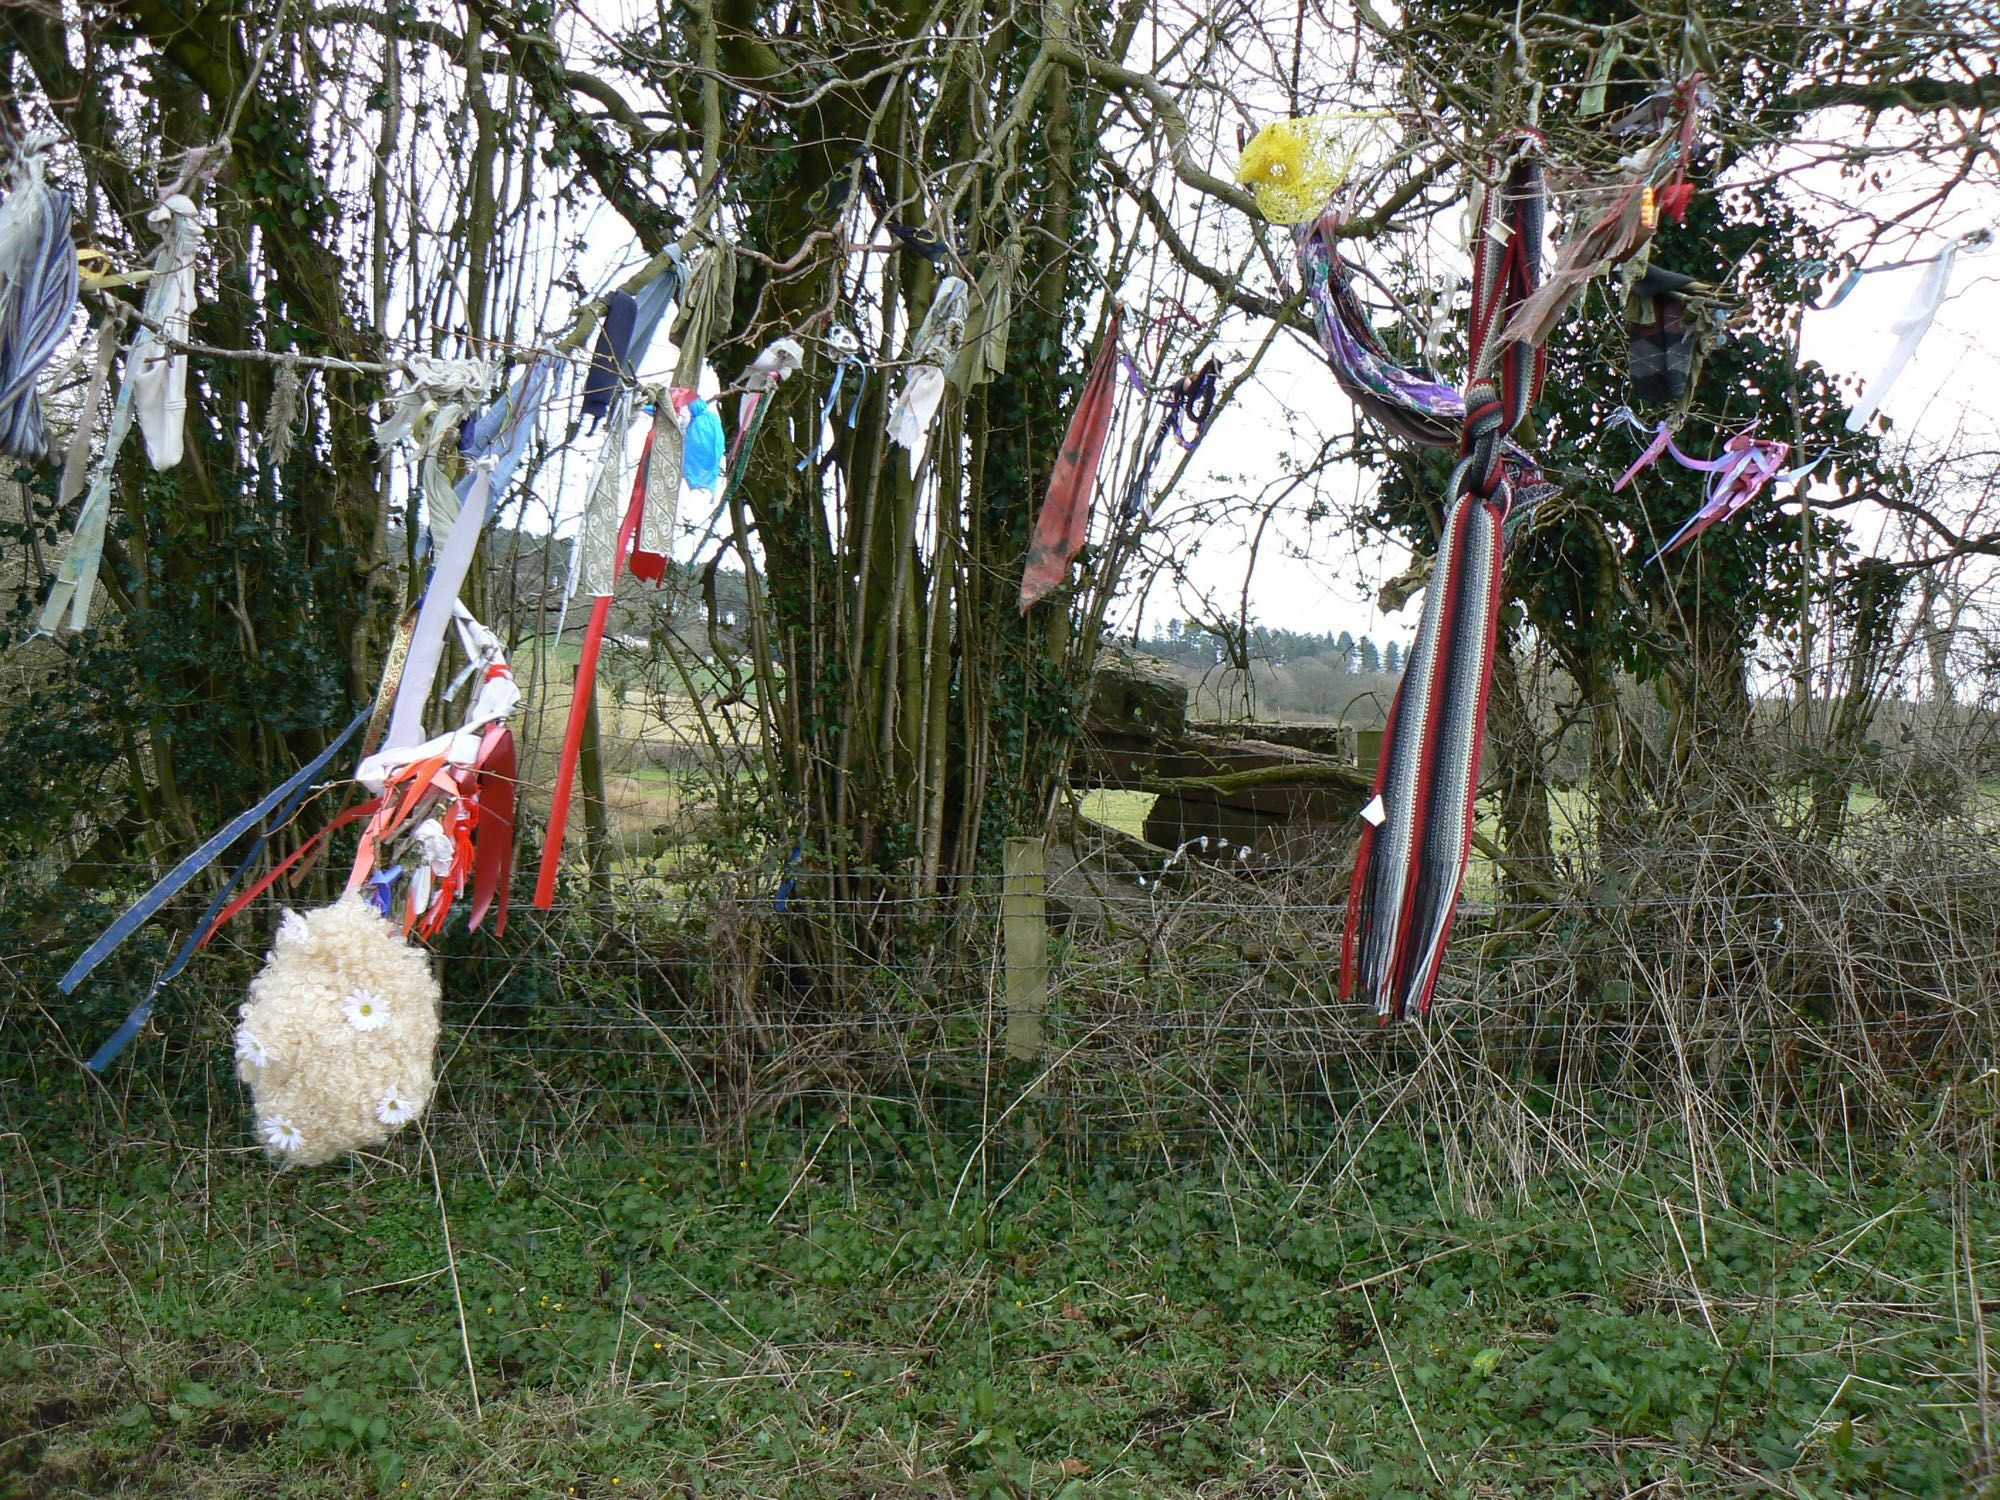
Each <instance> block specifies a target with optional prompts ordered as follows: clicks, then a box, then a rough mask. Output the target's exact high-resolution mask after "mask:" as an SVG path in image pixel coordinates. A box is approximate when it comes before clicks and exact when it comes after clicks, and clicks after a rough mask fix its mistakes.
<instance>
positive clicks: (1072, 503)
mask: <svg viewBox="0 0 2000 1500" xmlns="http://www.w3.org/2000/svg"><path fill="white" fill-rule="evenodd" d="M1124 315H1125V310H1124V309H1123V308H1122V307H1120V306H1118V305H1117V304H1116V303H1113V304H1112V306H1111V317H1110V320H1109V321H1108V322H1106V324H1105V325H1104V337H1103V338H1102V339H1100V340H1099V341H1098V345H1097V358H1096V360H1095V361H1094V362H1093V363H1092V364H1091V367H1090V375H1089V377H1088V378H1087V379H1086V380H1085V381H1084V383H1083V394H1082V396H1080V397H1079V398H1078V399H1077V403H1076V410H1075V412H1074V413H1072V414H1071V416H1070V419H1069V430H1068V432H1067V433H1065V434H1064V436H1063V445H1062V449H1061V451H1060V452H1058V453H1057V454H1056V461H1055V466H1054V468H1052V469H1051V470H1050V472H1049V491H1048V494H1047V495H1046V496H1045V497H1044V498H1043V500H1042V509H1041V514H1040V515H1038V516H1037V517H1036V518H1035V534H1034V537H1033V539H1032V541H1031V542H1030V544H1029V547H1028V563H1027V567H1026V568H1024V569H1023V570H1022V573H1021V613H1022V614H1026V613H1027V612H1028V610H1029V608H1030V607H1031V606H1032V605H1033V604H1034V603H1035V601H1036V600H1038V599H1040V598H1042V597H1043V596H1044V595H1046V594H1047V593H1048V592H1049V591H1050V590H1051V589H1053V588H1054V587H1055V586H1056V585H1057V584H1059V583H1061V582H1062V581H1063V579H1064V578H1066V577H1067V576H1068V575H1069V565H1070V560H1071V559H1072V558H1074V557H1075V556H1076V555H1077V553H1079V552H1081V551H1082V550H1083V544H1084V542H1085V540H1086V539H1087V538H1088V537H1089V535H1090V501H1091V496H1092V495H1093V494H1094V493H1095V491H1096V488H1097V468H1098V465H1099V464H1100V463H1101V462H1102V461H1103V458H1104V441H1105V438H1106V436H1107V435H1108V434H1109V433H1110V431H1111V417H1112V414H1113V412H1115V411H1116V410H1117V406H1118V326H1119V323H1120V321H1121V320H1122V319H1123V318H1124Z"/></svg>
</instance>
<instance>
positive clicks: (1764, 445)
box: [1611, 407, 1831, 567]
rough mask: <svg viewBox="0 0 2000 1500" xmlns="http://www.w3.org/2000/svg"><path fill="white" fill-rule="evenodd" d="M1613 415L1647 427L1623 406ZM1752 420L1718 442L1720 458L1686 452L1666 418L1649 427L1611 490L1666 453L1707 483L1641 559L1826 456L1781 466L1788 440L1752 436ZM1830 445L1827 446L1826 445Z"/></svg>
mask: <svg viewBox="0 0 2000 1500" xmlns="http://www.w3.org/2000/svg"><path fill="white" fill-rule="evenodd" d="M1612 420H1613V421H1622V422H1623V423H1625V424H1626V425H1627V426H1629V427H1631V428H1632V429H1633V430H1634V431H1635V432H1641V433H1643V432H1644V431H1645V430H1646V429H1645V427H1644V426H1643V425H1642V424H1641V423H1640V421H1639V419H1638V418H1637V417H1636V416H1634V415H1633V414H1632V412H1631V411H1630V410H1629V409H1628V408H1624V407H1621V408H1619V410H1617V411H1615V412H1613V413H1612ZM1755 426H1756V424H1755V423H1752V424H1751V425H1750V426H1749V427H1746V428H1744V430H1743V431H1741V432H1739V433H1737V434H1736V435H1735V436H1734V437H1731V438H1730V439H1729V440H1728V441H1727V442H1725V443H1724V444H1723V445H1722V456H1721V457H1719V458H1706V459H1704V458H1690V457H1688V455H1687V454H1685V453H1683V452H1682V451H1681V449H1680V446H1679V444H1677V443H1675V442H1674V433H1673V429H1672V428H1671V427H1669V426H1668V425H1667V424H1666V423H1665V422H1662V423H1660V425H1659V426H1658V427H1657V428H1656V429H1655V430H1654V432H1653V436H1652V440H1651V441H1650V442H1649V443H1647V445H1646V448H1645V451H1643V452H1642V453H1640V455H1639V457H1638V458H1637V459H1636V460H1634V462H1633V464H1632V467H1631V468H1629V469H1627V470H1626V471H1625V472H1624V474H1623V475H1622V476H1620V478H1619V480H1618V482H1617V483H1616V484H1614V485H1613V486H1611V492H1612V493H1613V494H1614V495H1615V494H1617V493H1618V492H1619V491H1621V490H1623V489H1624V488H1625V486H1626V485H1628V484H1630V483H1631V482H1632V481H1633V480H1634V479H1635V478H1637V477H1638V475H1639V473H1640V471H1641V470H1643V469H1645V468H1647V467H1649V466H1650V465H1652V464H1653V463H1654V462H1656V461H1657V460H1658V459H1659V458H1660V456H1661V455H1662V454H1671V455H1672V457H1673V460H1674V462H1676V463H1678V464H1679V465H1680V466H1681V467H1682V468H1684V469H1690V470H1692V471H1693V472H1695V473H1697V474H1706V475H1708V476H1709V480H1708V489H1707V492H1706V494H1705V495H1704V496H1703V498H1702V503H1701V508H1700V509H1699V510H1697V511H1696V512H1695V513H1694V514H1693V515H1691V516H1689V517H1688V518H1687V520H1685V521H1683V522H1682V523H1681V525H1680V528H1679V529H1678V530H1677V531H1675V532H1674V534H1673V535H1672V536H1670V537H1668V538H1667V540H1666V543H1665V545H1663V546H1662V547H1660V548H1659V549H1658V550H1657V551H1656V552H1654V553H1653V555H1652V556H1651V557H1649V558H1647V559H1646V566H1647V567H1651V566H1652V565H1653V564H1654V563H1656V562H1658V561H1659V560H1660V559H1661V558H1663V557H1665V556H1666V555H1667V554H1668V553H1670V552H1674V551H1678V550H1679V549H1680V548H1682V547H1684V546H1686V545H1687V544H1688V543H1689V542H1691V541H1693V540H1694V539H1695V538H1696V537H1698V536H1700V535H1701V534H1702V533H1703V532H1704V531H1706V530H1708V528H1709V527H1711V526H1713V525H1715V523H1716V522H1718V521H1726V520H1729V519H1730V518H1731V517H1733V516H1735V515H1736V514H1738V513H1739V512H1740V511H1742V510H1743V509H1744V508H1745V507H1746V506H1748V505H1749V504H1750V503H1751V501H1753V500H1755V499H1756V498H1757V497H1758V496H1759V495H1761V494H1762V493H1763V492H1764V490H1765V488H1766V487H1767V486H1769V485H1772V484H1793V483H1796V482H1797V481H1799V480H1801V479H1805V478H1808V477H1809V476H1810V475H1811V474H1812V472H1813V470H1815V469H1817V468H1818V467H1819V466H1820V465H1821V464H1823V463H1825V462H1826V459H1827V453H1824V452H1823V453H1821V454H1820V455H1819V457H1817V458H1815V459H1814V460H1813V461H1812V462H1811V463H1808V464H1800V465H1799V466H1798V467H1797V468H1794V469H1786V468H1784V467H1783V465H1784V462H1785V459H1786V457H1787V456H1788V455H1789V454H1790V452H1791V445H1790V444H1789V443H1781V442H1778V441H1776V440H1775V439H1773V438H1760V437H1757V436H1755V433H1754V429H1755ZM1829 451H1831V450H1829Z"/></svg>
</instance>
